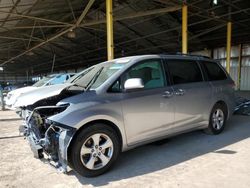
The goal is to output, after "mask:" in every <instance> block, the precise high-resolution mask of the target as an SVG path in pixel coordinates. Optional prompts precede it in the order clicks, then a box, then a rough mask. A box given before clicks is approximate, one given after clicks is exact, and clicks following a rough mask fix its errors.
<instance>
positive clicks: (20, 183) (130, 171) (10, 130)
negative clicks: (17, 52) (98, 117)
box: [0, 111, 250, 188]
mask: <svg viewBox="0 0 250 188" xmlns="http://www.w3.org/2000/svg"><path fill="white" fill-rule="evenodd" d="M12 118H17V116H16V115H15V114H14V112H10V111H4V112H3V111H0V151H1V154H0V187H55V188H58V187H60V188H61V187H63V188H66V187H93V186H103V187H126V188H127V187H142V186H143V187H185V188H187V187H190V188H191V187H192V188H195V187H203V188H206V187H211V188H214V187H227V188H231V187H232V188H235V187H240V188H244V187H245V188H249V187H250V178H249V177H250V165H249V164H250V147H249V146H250V138H249V136H250V117H247V116H234V117H233V118H232V119H231V121H230V122H228V124H227V128H226V130H225V132H223V134H221V135H218V136H211V135H206V134H203V133H202V132H201V131H197V132H192V133H188V134H185V135H180V136H177V137H174V138H171V139H170V140H169V141H168V142H166V143H164V142H163V143H162V144H158V145H156V144H151V145H146V146H143V147H140V148H136V149H134V150H131V151H128V152H125V153H123V154H121V156H120V158H119V160H118V161H117V163H116V165H115V167H114V168H113V169H112V170H111V171H109V172H108V173H106V174H104V175H102V176H99V177H96V178H83V177H80V176H79V175H77V174H75V173H74V172H70V173H69V174H68V175H65V174H61V173H59V172H57V171H56V170H55V169H54V168H52V167H51V166H50V165H48V164H45V163H43V162H41V161H40V160H37V159H34V158H33V156H32V153H31V151H30V148H29V145H28V143H27V141H26V140H24V139H23V137H19V134H18V126H19V125H20V123H21V121H20V120H17V119H12ZM6 119H7V120H6Z"/></svg>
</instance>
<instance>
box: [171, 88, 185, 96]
mask: <svg viewBox="0 0 250 188" xmlns="http://www.w3.org/2000/svg"><path fill="white" fill-rule="evenodd" d="M185 92H186V91H185V90H184V89H177V90H176V91H175V92H174V94H175V95H178V96H182V95H184V94H185Z"/></svg>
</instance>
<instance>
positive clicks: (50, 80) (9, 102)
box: [5, 73, 74, 110]
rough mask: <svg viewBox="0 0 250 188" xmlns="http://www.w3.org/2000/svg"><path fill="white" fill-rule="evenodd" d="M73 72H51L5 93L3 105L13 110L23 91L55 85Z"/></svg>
mask: <svg viewBox="0 0 250 188" xmlns="http://www.w3.org/2000/svg"><path fill="white" fill-rule="evenodd" d="M73 75H74V73H67V74H52V75H49V76H46V77H44V78H43V79H41V80H39V81H38V82H36V83H35V84H34V85H32V86H27V87H23V88H19V89H15V90H13V91H11V92H9V93H8V94H7V96H6V97H5V106H6V108H7V109H10V110H15V107H14V106H13V105H14V104H15V102H16V101H17V98H18V97H20V96H21V95H22V94H24V93H28V92H30V91H33V90H36V89H38V88H39V87H44V86H49V85H56V84H61V83H64V82H65V81H66V80H68V79H69V78H70V77H72V76H73Z"/></svg>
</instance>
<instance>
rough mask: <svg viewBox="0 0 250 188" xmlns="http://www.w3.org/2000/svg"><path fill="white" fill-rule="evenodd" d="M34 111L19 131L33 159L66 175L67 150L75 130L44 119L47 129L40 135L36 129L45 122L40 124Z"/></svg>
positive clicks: (67, 169)
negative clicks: (46, 163) (43, 162)
mask: <svg viewBox="0 0 250 188" xmlns="http://www.w3.org/2000/svg"><path fill="white" fill-rule="evenodd" d="M36 110H37V109H36ZM36 110H34V111H33V112H32V113H31V115H30V117H29V118H28V120H27V121H26V124H24V125H22V126H21V127H20V128H19V130H22V131H23V134H24V136H25V137H26V138H27V140H28V142H29V144H30V147H31V150H32V152H33V154H34V157H35V158H38V159H42V160H43V161H44V160H45V161H48V162H49V164H51V165H52V166H54V167H55V168H57V169H58V170H59V171H60V172H64V173H67V172H68V171H69V167H68V148H69V144H70V141H71V140H72V138H73V135H74V134H75V132H76V129H74V128H71V127H68V126H65V125H62V124H58V123H56V122H51V121H48V120H47V119H45V120H43V121H46V126H47V127H48V128H47V129H46V131H45V132H44V133H42V132H41V131H40V130H39V128H38V127H39V126H41V123H45V122H41V120H42V119H39V114H37V113H36ZM37 118H38V119H37ZM34 119H35V120H34Z"/></svg>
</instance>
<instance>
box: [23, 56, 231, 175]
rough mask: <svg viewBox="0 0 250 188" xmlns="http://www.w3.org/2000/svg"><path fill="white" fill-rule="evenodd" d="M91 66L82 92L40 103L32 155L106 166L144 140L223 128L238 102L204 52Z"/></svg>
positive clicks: (33, 120) (30, 124) (92, 168)
mask: <svg viewBox="0 0 250 188" xmlns="http://www.w3.org/2000/svg"><path fill="white" fill-rule="evenodd" d="M92 73H94V74H92ZM91 74H92V75H94V76H93V77H92V76H91V77H92V78H91V79H90V81H88V82H86V80H85V79H84V81H85V83H82V85H81V86H82V87H84V88H85V90H84V91H85V92H82V93H80V94H78V95H75V96H72V97H69V98H65V99H63V100H61V101H60V102H59V103H57V105H56V106H43V107H38V108H35V110H34V111H33V112H32V114H31V115H30V116H29V119H28V120H27V127H26V128H25V135H26V136H27V138H28V140H29V142H30V145H31V147H32V150H33V152H34V154H35V156H37V157H42V155H43V153H46V154H48V155H49V156H50V158H51V159H52V160H54V161H55V162H56V163H57V166H60V167H61V168H62V169H64V170H65V171H66V170H67V165H69V166H70V167H72V168H73V169H74V170H76V171H77V172H78V173H80V174H81V175H83V176H97V175H100V174H102V173H104V172H105V171H107V170H108V169H109V168H110V167H111V166H112V165H113V164H114V162H115V161H116V159H117V157H118V155H119V153H120V151H126V150H128V149H131V148H134V147H137V146H139V145H142V144H145V143H149V142H152V141H156V140H159V139H163V138H165V137H169V136H173V135H176V134H180V133H184V132H188V131H192V130H197V129H204V130H205V131H206V132H208V133H210V134H219V133H221V132H222V131H223V129H224V127H225V123H226V120H227V119H228V118H230V116H231V114H232V112H233V109H234V105H235V104H234V82H233V81H232V79H231V78H230V76H229V75H228V74H227V73H226V71H225V70H224V69H223V68H222V67H221V66H220V65H219V64H218V63H216V62H214V61H213V60H210V59H208V58H204V57H199V56H184V55H178V56H177V55H176V56H171V55H164V56H163V55H162V56H161V55H144V56H134V57H127V58H121V59H116V60H113V61H110V62H105V63H101V64H98V65H96V66H95V67H94V68H93V69H92V70H91V71H89V72H88V73H87V74H86V75H85V76H84V77H87V76H88V75H91Z"/></svg>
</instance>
